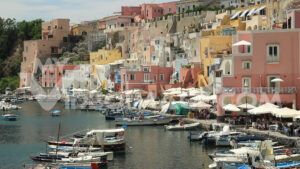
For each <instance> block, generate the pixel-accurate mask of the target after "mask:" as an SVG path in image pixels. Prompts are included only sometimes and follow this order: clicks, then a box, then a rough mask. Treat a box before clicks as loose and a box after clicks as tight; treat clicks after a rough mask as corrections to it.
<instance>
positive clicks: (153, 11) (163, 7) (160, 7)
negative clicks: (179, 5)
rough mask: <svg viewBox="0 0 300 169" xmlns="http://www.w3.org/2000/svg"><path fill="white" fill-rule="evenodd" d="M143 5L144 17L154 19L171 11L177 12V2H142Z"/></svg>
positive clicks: (142, 15) (142, 16)
mask: <svg viewBox="0 0 300 169" xmlns="http://www.w3.org/2000/svg"><path fill="white" fill-rule="evenodd" d="M141 7H142V9H141V18H142V19H153V18H157V17H161V16H164V15H166V14H169V13H172V14H175V13H176V2H167V3H161V4H142V5H141Z"/></svg>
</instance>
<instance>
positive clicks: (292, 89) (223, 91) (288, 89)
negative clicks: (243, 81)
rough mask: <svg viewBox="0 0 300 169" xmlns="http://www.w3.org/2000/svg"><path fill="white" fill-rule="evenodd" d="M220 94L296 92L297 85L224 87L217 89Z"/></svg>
mask: <svg viewBox="0 0 300 169" xmlns="http://www.w3.org/2000/svg"><path fill="white" fill-rule="evenodd" d="M217 93H218V94H242V93H251V94H295V93H296V87H281V88H273V87H254V88H230V87H224V88H219V89H217Z"/></svg>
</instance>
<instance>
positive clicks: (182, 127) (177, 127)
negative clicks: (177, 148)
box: [165, 123, 200, 130]
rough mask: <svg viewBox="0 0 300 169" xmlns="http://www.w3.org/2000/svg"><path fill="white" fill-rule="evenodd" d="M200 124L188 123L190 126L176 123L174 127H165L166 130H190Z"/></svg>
mask: <svg viewBox="0 0 300 169" xmlns="http://www.w3.org/2000/svg"><path fill="white" fill-rule="evenodd" d="M199 125H200V123H190V124H182V123H178V124H176V125H168V126H165V128H166V129H167V130H191V129H194V128H196V127H198V126H199Z"/></svg>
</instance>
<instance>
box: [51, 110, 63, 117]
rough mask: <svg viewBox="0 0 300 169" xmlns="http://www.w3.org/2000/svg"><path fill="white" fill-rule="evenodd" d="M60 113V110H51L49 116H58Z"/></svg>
mask: <svg viewBox="0 0 300 169" xmlns="http://www.w3.org/2000/svg"><path fill="white" fill-rule="evenodd" d="M60 113H61V111H60V110H52V111H51V112H50V114H51V116H60Z"/></svg>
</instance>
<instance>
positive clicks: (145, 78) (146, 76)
mask: <svg viewBox="0 0 300 169" xmlns="http://www.w3.org/2000/svg"><path fill="white" fill-rule="evenodd" d="M144 81H145V82H147V81H149V73H145V74H144Z"/></svg>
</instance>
